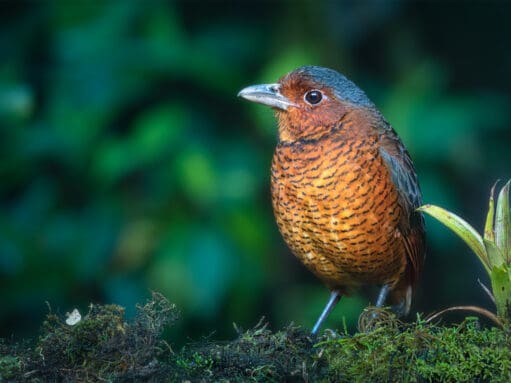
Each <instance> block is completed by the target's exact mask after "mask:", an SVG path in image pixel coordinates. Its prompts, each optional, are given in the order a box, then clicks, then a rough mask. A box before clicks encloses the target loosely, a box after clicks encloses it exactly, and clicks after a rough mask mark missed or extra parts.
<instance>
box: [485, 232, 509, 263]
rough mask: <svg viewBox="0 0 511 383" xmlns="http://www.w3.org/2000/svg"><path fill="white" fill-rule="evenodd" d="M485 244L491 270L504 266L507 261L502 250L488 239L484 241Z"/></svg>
mask: <svg viewBox="0 0 511 383" xmlns="http://www.w3.org/2000/svg"><path fill="white" fill-rule="evenodd" d="M483 242H484V247H485V248H486V254H488V260H489V261H490V268H493V267H499V266H502V265H503V264H504V262H505V259H504V256H503V254H502V252H501V251H500V249H499V248H498V247H497V246H496V245H495V242H492V241H489V240H487V239H486V238H484V239H483Z"/></svg>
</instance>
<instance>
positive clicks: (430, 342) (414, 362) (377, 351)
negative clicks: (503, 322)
mask: <svg viewBox="0 0 511 383" xmlns="http://www.w3.org/2000/svg"><path fill="white" fill-rule="evenodd" d="M478 323H479V322H478V321H477V319H474V318H467V319H466V320H465V322H463V323H462V324H461V325H459V326H456V327H437V326H432V325H426V324H424V323H422V322H421V321H417V323H414V324H413V325H402V326H400V327H398V328H395V327H389V326H382V327H378V328H376V329H374V330H373V331H370V332H368V333H360V334H356V335H354V336H352V337H345V338H341V339H334V340H327V341H324V342H322V343H320V344H318V347H320V348H321V349H322V352H323V354H324V357H325V358H326V360H327V363H328V365H329V366H330V369H329V378H330V379H332V380H342V381H360V382H361V381H375V382H380V381H399V382H420V381H431V382H453V381H456V382H476V381H477V382H479V381H483V382H486V381H492V382H509V381H511V337H510V334H509V332H508V331H503V330H500V329H497V328H490V329H481V328H480V327H479V324H478Z"/></svg>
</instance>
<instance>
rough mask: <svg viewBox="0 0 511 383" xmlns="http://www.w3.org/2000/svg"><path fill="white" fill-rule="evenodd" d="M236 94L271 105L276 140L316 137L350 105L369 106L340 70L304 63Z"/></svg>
mask: <svg viewBox="0 0 511 383" xmlns="http://www.w3.org/2000/svg"><path fill="white" fill-rule="evenodd" d="M238 96H240V97H243V98H245V99H247V100H249V101H254V102H257V103H260V104H264V105H268V106H271V107H272V108H274V110H275V114H276V116H277V120H278V123H279V140H280V141H281V142H294V141H297V140H301V139H317V138H319V137H322V136H324V135H326V134H329V133H330V132H331V131H332V130H333V129H335V128H336V127H337V126H338V125H339V122H340V120H341V119H342V118H343V116H344V115H345V114H346V113H348V112H349V111H350V110H352V109H353V108H373V107H374V105H373V103H372V102H371V101H370V100H369V98H367V96H366V95H365V93H364V92H363V91H362V90H361V89H360V88H359V87H357V86H356V85H355V84H354V83H352V82H351V81H350V80H348V79H347V78H346V77H344V76H343V75H342V74H340V73H338V72H336V71H334V70H332V69H328V68H322V67H318V66H304V67H300V68H298V69H295V70H294V71H292V72H290V73H288V74H287V75H285V76H283V77H282V78H281V79H280V80H279V81H278V82H277V83H275V84H262V85H253V86H249V87H247V88H244V89H243V90H241V91H240V92H239V94H238Z"/></svg>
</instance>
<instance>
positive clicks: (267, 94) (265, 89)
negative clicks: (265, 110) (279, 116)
mask: <svg viewBox="0 0 511 383" xmlns="http://www.w3.org/2000/svg"><path fill="white" fill-rule="evenodd" d="M238 97H243V98H245V99H247V100H249V101H254V102H257V103H259V104H263V105H268V106H271V107H273V108H278V109H282V110H287V108H288V107H290V106H296V105H295V104H294V103H292V102H291V101H290V100H289V99H288V98H287V97H285V96H284V95H282V93H280V84H261V85H252V86H248V87H246V88H244V89H242V90H241V91H240V92H239V93H238Z"/></svg>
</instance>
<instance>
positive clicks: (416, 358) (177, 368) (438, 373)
mask: <svg viewBox="0 0 511 383" xmlns="http://www.w3.org/2000/svg"><path fill="white" fill-rule="evenodd" d="M176 318H177V312H176V309H175V307H174V305H172V304H170V303H169V302H168V301H167V300H166V299H165V298H164V297H163V296H161V295H160V294H154V295H153V297H152V299H151V300H150V301H149V302H148V303H147V304H145V305H144V306H141V307H138V315H137V316H136V318H135V320H134V321H132V322H126V321H125V320H124V309H123V308H121V307H119V306H115V305H105V306H101V305H91V306H90V308H89V312H88V313H87V315H85V316H84V318H82V320H81V321H80V322H78V323H77V324H75V325H74V326H70V325H68V324H66V323H65V322H64V320H63V318H60V317H58V316H57V315H55V314H53V313H50V314H49V315H48V316H47V318H46V321H45V322H44V324H43V326H42V333H41V335H40V337H39V338H38V339H37V341H36V342H35V344H34V346H33V347H28V346H27V345H26V343H23V344H18V345H6V344H5V343H3V342H0V382H2V383H3V382H32V383H36V382H37V383H38V382H48V381H50V382H53V381H64V382H71V381H72V382H104V381H107V382H134V381H136V382H182V381H192V382H201V381H215V382H282V381H309V382H337V381H349V382H388V381H398V382H453V381H456V382H509V381H511V332H510V330H509V329H504V330H502V329H498V328H485V327H484V328H481V326H480V325H479V322H478V321H477V319H475V318H467V319H466V320H465V321H464V322H463V323H461V324H460V325H457V326H449V327H445V326H437V325H432V324H427V323H425V322H424V321H421V320H420V319H417V321H416V322H414V323H408V324H405V323H402V322H399V321H397V320H396V319H395V317H394V316H393V315H392V314H389V313H388V312H385V311H378V315H374V311H366V312H364V314H363V315H362V316H361V320H360V323H359V327H360V328H361V330H362V331H360V332H358V333H356V334H354V335H348V334H346V333H344V334H341V335H339V334H336V333H335V332H333V331H325V332H324V335H322V336H321V337H320V338H318V339H315V340H312V339H311V338H310V337H309V335H308V331H306V330H304V329H302V328H300V327H297V326H294V325H290V326H288V327H286V328H284V329H283V330H281V331H276V332H272V331H270V330H269V329H268V324H267V323H265V322H263V321H261V322H260V323H259V324H257V325H256V326H255V327H254V328H253V329H250V330H248V331H241V330H239V329H238V328H235V330H236V332H237V336H236V338H235V339H234V340H232V341H226V342H215V341H211V340H202V341H200V342H196V343H190V344H188V345H186V346H185V347H183V348H182V349H181V350H180V351H179V352H177V353H174V352H173V351H172V349H171V347H170V346H169V345H168V344H167V342H166V341H165V340H164V339H162V333H163V330H164V328H165V327H166V326H168V325H170V324H172V323H173V322H174V321H175V320H176Z"/></svg>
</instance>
